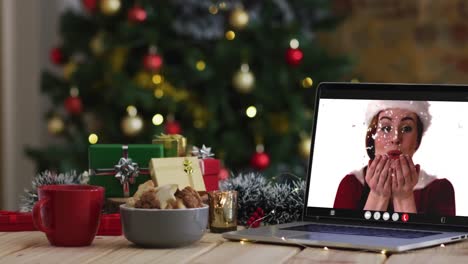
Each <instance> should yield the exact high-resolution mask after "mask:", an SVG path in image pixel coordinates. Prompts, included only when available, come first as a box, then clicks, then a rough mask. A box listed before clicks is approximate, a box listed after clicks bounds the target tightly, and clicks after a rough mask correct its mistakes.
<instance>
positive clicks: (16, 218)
mask: <svg viewBox="0 0 468 264" xmlns="http://www.w3.org/2000/svg"><path fill="white" fill-rule="evenodd" d="M36 230H37V228H36V227H35V225H34V222H33V216H32V213H31V212H15V211H4V210H0V232H16V231H36ZM96 235H98V236H120V235H122V224H121V223H120V214H103V215H101V219H100V222H99V228H98V230H97V233H96Z"/></svg>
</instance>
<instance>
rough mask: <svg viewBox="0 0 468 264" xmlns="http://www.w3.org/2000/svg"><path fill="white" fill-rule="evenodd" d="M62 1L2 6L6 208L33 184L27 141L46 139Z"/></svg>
mask: <svg viewBox="0 0 468 264" xmlns="http://www.w3.org/2000/svg"><path fill="white" fill-rule="evenodd" d="M64 3H65V2H62V1H60V0H44V1H35V0H22V1H16V0H3V1H2V9H1V35H2V37H1V39H2V41H1V45H0V46H1V54H0V58H1V69H2V72H1V76H2V79H1V88H2V96H1V104H2V106H1V107H2V111H1V112H2V113H1V122H0V123H1V127H2V131H1V132H2V133H1V146H2V148H1V153H0V155H1V161H2V163H1V164H2V167H1V180H2V186H1V187H2V188H1V190H2V195H1V197H2V200H3V201H2V204H1V209H7V210H15V209H17V208H18V201H19V196H20V195H21V194H22V193H23V190H24V188H30V187H31V179H32V178H33V177H34V175H35V167H34V164H33V163H32V162H31V161H30V160H29V159H27V157H26V156H25V155H24V147H25V146H26V145H33V146H37V145H39V144H40V143H41V142H44V140H47V136H46V133H47V129H46V124H45V122H43V119H42V113H43V112H44V110H45V106H46V105H47V101H46V99H44V98H43V97H42V96H41V95H40V85H39V84H40V73H41V69H42V68H43V67H48V65H49V59H48V56H49V49H50V47H51V46H52V43H55V42H56V31H57V19H58V13H59V11H60V9H61V8H62V6H63V5H64Z"/></svg>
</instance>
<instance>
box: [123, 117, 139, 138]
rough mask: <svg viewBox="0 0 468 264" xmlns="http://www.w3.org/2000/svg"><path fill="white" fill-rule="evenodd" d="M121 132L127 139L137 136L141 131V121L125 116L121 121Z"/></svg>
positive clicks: (137, 118)
mask: <svg viewBox="0 0 468 264" xmlns="http://www.w3.org/2000/svg"><path fill="white" fill-rule="evenodd" d="M120 126H121V128H122V132H123V133H124V134H125V135H126V136H129V137H132V136H136V135H138V134H139V133H140V132H141V130H142V129H143V120H142V119H141V117H140V116H138V115H135V116H130V115H128V116H126V117H124V118H123V119H122V122H121V123H120Z"/></svg>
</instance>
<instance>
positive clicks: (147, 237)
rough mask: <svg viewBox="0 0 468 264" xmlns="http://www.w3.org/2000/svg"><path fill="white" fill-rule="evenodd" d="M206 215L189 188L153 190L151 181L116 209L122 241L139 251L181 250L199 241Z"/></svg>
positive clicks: (197, 197) (170, 186)
mask: <svg viewBox="0 0 468 264" xmlns="http://www.w3.org/2000/svg"><path fill="white" fill-rule="evenodd" d="M208 211H209V208H208V205H206V204H204V203H203V202H202V199H201V197H200V195H199V194H198V192H197V191H195V190H194V189H193V188H191V187H190V186H187V187H185V188H184V189H182V190H180V189H179V186H178V185H177V184H167V185H162V186H158V187H155V186H154V184H153V182H152V181H148V182H146V183H144V184H141V185H140V186H139V187H138V191H137V192H136V193H135V195H134V196H133V197H131V198H129V199H128V200H127V202H126V203H125V204H122V205H120V215H121V221H122V229H123V233H124V235H125V238H126V239H128V240H129V241H131V242H133V243H134V244H136V245H138V246H141V247H157V248H169V247H182V246H186V245H190V244H192V243H194V242H196V241H198V240H200V238H201V237H202V236H203V234H204V233H205V231H206V229H207V225H208Z"/></svg>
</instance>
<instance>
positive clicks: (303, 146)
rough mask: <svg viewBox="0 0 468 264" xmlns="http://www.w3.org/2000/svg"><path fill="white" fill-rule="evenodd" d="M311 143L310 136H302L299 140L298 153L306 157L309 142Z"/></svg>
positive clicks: (308, 150)
mask: <svg viewBox="0 0 468 264" xmlns="http://www.w3.org/2000/svg"><path fill="white" fill-rule="evenodd" d="M311 143H312V141H311V139H310V137H302V138H301V141H300V142H299V145H298V146H297V147H298V150H299V155H301V157H302V158H303V159H308V158H309V155H310V144H311Z"/></svg>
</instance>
